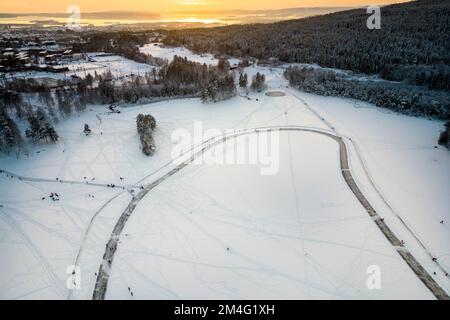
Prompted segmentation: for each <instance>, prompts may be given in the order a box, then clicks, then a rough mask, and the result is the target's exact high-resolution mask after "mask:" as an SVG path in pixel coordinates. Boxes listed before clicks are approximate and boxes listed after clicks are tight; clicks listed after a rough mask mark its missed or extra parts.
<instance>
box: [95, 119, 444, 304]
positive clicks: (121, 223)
mask: <svg viewBox="0 0 450 320" xmlns="http://www.w3.org/2000/svg"><path fill="white" fill-rule="evenodd" d="M270 131H300V132H311V133H316V134H320V135H323V136H326V137H328V138H331V139H333V140H334V141H336V142H337V143H338V144H339V159H340V168H341V173H342V176H343V177H344V179H345V182H346V183H347V185H348V186H349V188H350V190H351V191H352V192H353V194H354V195H355V197H356V198H357V199H358V201H359V202H360V203H361V205H362V206H363V207H364V209H365V210H366V212H367V213H368V214H369V216H370V217H371V218H372V219H373V221H374V222H375V224H376V225H377V227H378V228H379V229H380V231H381V232H382V233H383V234H384V236H385V237H386V239H387V240H388V241H389V243H390V244H391V245H392V246H393V247H394V249H395V250H396V251H397V253H398V254H399V255H400V256H401V257H402V258H403V260H404V261H405V262H406V264H407V265H408V266H409V267H410V268H411V270H412V271H413V272H414V273H415V274H416V276H417V277H418V278H419V279H420V280H421V281H422V282H423V283H424V284H425V286H426V287H427V288H428V289H429V290H430V291H431V293H432V294H433V295H434V296H435V297H436V298H437V299H439V300H449V299H450V298H449V296H448V294H447V293H446V292H445V291H444V290H443V289H442V288H441V287H440V286H439V284H437V283H436V281H435V280H434V279H433V278H432V277H431V276H430V274H429V273H428V272H427V271H426V270H425V269H424V268H423V266H422V265H421V264H420V263H419V262H418V261H417V260H416V259H415V258H414V256H413V255H412V254H411V253H410V252H409V251H408V250H407V249H406V248H405V247H403V245H402V243H401V241H400V240H399V239H398V238H397V236H396V235H395V234H394V233H393V232H392V230H391V229H390V228H389V227H388V226H387V224H386V223H385V222H384V220H383V219H382V218H381V217H380V216H379V215H378V213H377V212H376V211H375V209H374V208H373V207H372V206H371V204H370V203H369V201H368V200H367V198H366V197H365V196H364V194H363V193H362V192H361V190H360V189H359V188H358V186H357V184H356V182H355V180H354V179H353V177H352V174H351V172H350V167H349V163H348V153H347V147H346V145H345V142H344V140H343V139H342V137H341V136H339V135H336V134H334V133H333V132H329V131H326V130H319V129H313V128H306V127H299V126H273V127H259V128H252V129H241V130H236V131H235V132H234V133H232V134H228V135H223V136H219V137H215V138H212V139H209V140H207V141H205V142H204V143H203V144H202V145H201V146H200V147H199V148H200V150H197V151H195V153H194V154H193V155H192V156H191V157H190V158H189V159H187V160H186V161H184V162H182V163H181V164H179V165H177V166H175V167H174V168H173V169H172V170H170V171H169V172H168V173H166V174H164V175H163V176H162V177H160V178H158V179H157V180H155V181H153V182H152V183H150V184H147V185H146V186H145V187H143V189H142V191H141V192H139V193H138V194H137V195H136V196H134V197H133V199H132V201H131V202H130V203H129V205H128V206H127V208H126V209H125V210H124V212H123V213H122V215H121V216H120V218H119V220H118V221H117V223H116V225H115V227H114V230H113V232H112V234H111V237H110V239H109V241H108V243H107V244H106V248H105V253H104V255H103V262H102V264H101V265H100V268H99V272H98V275H97V280H96V283H95V288H94V292H93V295H92V299H93V300H103V299H105V295H106V290H107V288H108V280H109V275H110V270H111V266H112V263H113V259H114V255H115V253H116V250H117V246H118V244H119V239H120V235H121V233H122V231H123V229H124V228H125V224H126V223H127V221H128V219H129V217H130V216H131V214H132V213H133V212H134V210H135V208H136V206H137V204H138V203H139V202H140V201H141V200H142V199H143V198H144V197H145V196H146V195H147V194H148V193H149V192H150V191H151V190H152V189H153V188H155V187H157V186H158V185H159V184H161V183H162V182H163V181H165V180H166V179H168V178H169V177H171V176H173V175H174V174H176V173H177V172H178V171H180V170H181V169H183V168H184V167H186V166H187V165H189V164H190V163H192V162H193V161H194V159H195V158H196V157H198V156H199V155H200V154H202V153H204V152H205V151H207V150H209V149H211V148H212V147H214V146H216V145H218V144H220V143H223V142H225V141H226V140H228V139H230V138H234V137H237V136H242V135H247V134H252V133H258V132H270Z"/></svg>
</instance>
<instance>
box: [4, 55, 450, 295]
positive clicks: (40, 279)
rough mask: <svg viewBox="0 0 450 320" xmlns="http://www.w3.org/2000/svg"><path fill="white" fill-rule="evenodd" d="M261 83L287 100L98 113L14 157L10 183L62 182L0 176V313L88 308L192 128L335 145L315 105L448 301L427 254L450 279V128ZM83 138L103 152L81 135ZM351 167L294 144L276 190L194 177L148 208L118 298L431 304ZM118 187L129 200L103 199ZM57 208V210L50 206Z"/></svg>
mask: <svg viewBox="0 0 450 320" xmlns="http://www.w3.org/2000/svg"><path fill="white" fill-rule="evenodd" d="M153 49H154V48H153ZM167 50H170V49H167ZM180 50H181V49H180ZM151 54H152V55H154V56H157V54H155V52H153V53H151ZM171 54H172V53H167V52H165V53H164V54H161V55H162V57H164V55H171ZM161 55H160V56H161ZM181 55H182V54H181ZM197 58H198V59H200V58H202V59H203V58H205V57H198V56H197ZM257 71H259V72H263V73H264V74H265V75H266V77H267V83H268V86H269V90H282V91H284V92H285V93H286V96H283V97H268V96H266V95H264V93H261V94H251V100H248V99H247V98H245V97H240V96H237V97H235V98H233V99H231V100H228V101H224V102H220V103H217V104H202V103H201V102H200V101H199V100H198V99H184V100H173V101H167V102H159V103H155V104H148V105H141V106H136V107H126V108H122V113H121V114H107V113H106V107H105V106H94V107H92V108H91V109H90V110H89V111H86V112H85V113H83V114H80V116H79V117H73V118H71V119H69V120H67V121H65V122H63V123H59V124H58V125H57V126H56V129H57V131H58V133H59V135H60V137H61V141H60V142H59V143H58V144H56V145H42V146H37V147H35V148H33V149H30V156H29V157H28V158H26V157H21V158H20V159H18V160H16V159H15V157H13V156H9V157H8V156H5V155H3V156H2V157H1V158H0V169H3V170H9V171H11V172H14V173H16V174H19V175H21V176H26V177H35V178H43V179H48V180H51V181H25V180H19V179H18V178H11V177H8V176H7V175H6V174H5V173H2V174H0V205H1V207H0V254H1V255H2V258H1V260H0V298H3V299H5V298H13V299H20V298H24V299H44V298H59V299H66V298H72V299H90V298H91V296H92V291H93V288H94V284H95V278H96V273H97V272H98V268H99V265H100V264H101V260H102V255H103V252H104V249H105V244H106V243H107V242H108V239H109V236H110V234H111V231H112V229H113V228H114V225H115V223H116V221H117V219H118V218H119V216H120V214H121V213H122V211H123V210H124V208H125V207H126V206H127V204H128V203H129V201H130V200H131V193H130V192H129V191H130V190H131V189H132V188H136V187H138V186H140V185H142V184H145V183H150V182H152V181H154V179H156V177H157V176H158V174H154V175H151V174H152V173H154V172H155V171H157V170H158V169H159V168H161V167H163V166H164V165H166V164H167V163H169V162H170V160H171V151H172V149H173V147H174V146H175V144H174V143H173V142H172V141H171V139H170V137H171V134H172V133H173V131H174V130H176V129H179V128H185V129H186V130H188V131H190V132H192V131H193V122H194V121H202V123H203V126H204V128H205V129H208V128H216V129H220V130H224V129H229V128H232V129H233V128H234V129H237V128H252V127H259V126H272V125H299V126H305V127H313V128H319V129H323V130H329V128H328V127H327V126H326V124H325V123H324V122H323V121H321V120H320V118H318V117H317V116H316V115H315V114H314V113H313V112H311V110H310V109H308V107H307V106H305V104H304V102H306V103H307V104H308V105H309V106H310V107H311V108H313V109H314V110H315V111H317V112H319V113H320V115H321V116H322V117H324V118H325V119H326V120H327V121H329V122H330V123H332V124H333V126H335V127H336V130H338V132H339V133H341V134H342V135H344V136H345V137H347V138H346V144H347V146H348V148H349V154H350V166H351V170H352V172H353V174H354V177H355V179H356V182H357V183H358V185H359V186H360V188H361V189H362V191H363V192H364V193H365V194H367V197H368V199H369V201H370V202H371V203H372V204H373V206H374V207H375V208H376V210H377V212H379V214H380V215H382V216H383V217H384V218H385V219H386V223H387V224H388V225H389V227H391V228H392V230H393V231H394V232H395V233H396V235H397V236H398V237H399V238H400V239H403V240H404V241H405V246H406V247H407V248H408V249H409V250H410V251H411V253H412V254H413V255H414V256H415V257H416V258H417V260H418V261H419V262H420V263H421V264H422V265H423V266H424V267H425V268H426V269H427V271H428V272H429V273H430V274H432V276H433V278H434V279H435V280H436V281H437V282H438V283H439V284H440V285H441V286H442V287H443V288H444V290H446V291H447V292H450V279H449V278H446V277H445V276H444V275H443V273H442V271H441V270H439V269H438V268H437V267H436V264H435V263H433V262H432V261H431V258H430V257H429V256H428V255H427V253H426V250H425V249H424V248H423V247H422V246H421V245H420V244H419V243H418V241H417V239H419V240H421V241H422V242H423V243H424V244H425V245H426V249H428V250H430V251H431V252H432V253H433V254H434V255H436V257H437V258H438V259H439V262H440V263H441V264H442V265H443V266H444V267H445V268H446V269H447V270H448V269H449V267H450V261H449V254H450V241H449V240H450V213H449V211H448V207H449V205H450V200H449V197H448V194H450V185H449V184H448V181H450V161H449V160H450V154H449V152H448V150H445V149H443V148H442V147H438V148H434V146H435V144H436V140H437V135H438V133H439V131H440V130H441V128H442V123H441V122H439V121H430V120H426V119H419V118H413V117H407V116H402V115H397V114H393V113H390V112H386V111H383V110H380V109H378V108H375V107H373V106H370V105H367V104H362V103H360V102H355V101H351V100H346V99H340V98H332V97H319V96H315V95H311V94H305V93H301V92H298V91H295V90H293V89H288V88H286V86H287V83H286V81H285V80H284V79H283V78H282V70H280V69H268V68H253V67H251V68H247V69H246V72H247V73H249V76H251V75H253V74H255V73H256V72H257ZM299 98H300V99H299ZM256 99H258V101H257V100H256ZM139 113H149V114H152V115H153V116H154V117H155V118H156V120H157V123H158V127H157V129H156V131H155V136H154V137H155V141H156V144H157V152H156V154H155V155H154V156H153V157H151V158H148V157H145V156H144V155H142V153H141V152H140V150H139V141H138V137H137V132H136V124H135V120H136V116H137V115H138V114H139ZM97 116H98V117H97ZM100 119H101V120H100ZM84 123H88V124H89V125H90V127H91V129H92V131H93V134H92V136H90V137H86V136H84V135H83V134H82V129H83V125H84ZM348 138H351V140H350V139H348ZM353 143H354V144H353ZM358 150H359V151H360V152H361V155H362V159H363V161H364V162H361V160H360V158H359V157H358V155H357V151H358ZM338 160H339V157H338V148H337V144H336V143H335V142H334V141H332V140H329V139H326V138H324V137H321V136H317V135H314V134H312V133H293V132H291V133H282V134H281V135H280V171H279V173H278V174H276V175H273V176H261V175H260V171H259V169H260V168H259V167H258V166H252V165H190V166H188V167H186V168H185V169H184V170H182V171H180V172H179V173H178V174H176V175H174V176H173V177H171V178H170V179H168V180H167V181H165V182H163V183H162V184H161V185H159V186H158V187H156V188H155V189H154V190H152V191H151V192H150V193H149V194H148V195H147V196H146V197H145V198H144V199H143V200H142V201H141V202H140V203H139V204H138V207H137V208H136V211H135V212H134V213H133V215H132V216H131V218H130V220H129V221H128V224H127V225H126V227H125V230H124V232H123V234H122V237H121V239H120V244H119V247H118V251H117V252H116V256H115V260H114V263H113V265H112V270H111V278H110V282H109V286H108V291H107V296H106V297H107V298H110V299H113V298H118V299H130V298H132V297H131V296H130V294H129V291H128V290H127V288H128V287H130V288H132V290H133V292H134V298H137V299H139V298H159V299H167V298H184V299H196V298H205V299H206V298H213V299H215V298H230V299H258V298H274V299H283V298H286V299H314V298H332V299H345V298H367V299H376V298H386V299H392V298H400V299H413V298H424V299H432V298H433V296H432V295H431V293H430V291H429V290H428V289H427V288H426V287H425V286H424V285H423V284H422V282H420V280H419V279H418V278H417V277H416V276H415V274H414V273H413V272H412V271H411V269H410V268H409V267H408V266H407V265H406V264H405V263H404V261H403V260H402V259H401V258H400V256H399V255H398V253H397V252H396V251H395V249H394V248H393V247H392V246H391V245H390V244H389V243H388V242H387V240H386V239H385V238H384V236H383V235H382V233H381V232H380V231H379V230H378V228H377V227H376V225H375V224H374V222H373V221H372V220H371V218H370V217H369V216H368V215H367V213H366V212H365V211H364V209H363V208H362V207H361V205H360V204H359V203H358V202H357V200H356V198H355V197H354V195H353V194H352V193H351V192H350V190H349V188H348V186H347V185H346V184H345V182H344V180H343V178H342V175H341V173H340V170H339V162H338ZM362 163H363V164H365V166H366V170H368V172H369V174H370V177H371V178H372V182H373V183H374V184H375V186H376V187H378V189H379V190H381V193H382V196H384V197H385V198H386V199H387V201H388V203H389V204H390V205H391V207H392V208H393V210H391V209H389V208H388V207H387V206H386V203H385V202H383V201H382V199H381V196H380V194H378V193H377V192H376V190H375V189H374V187H373V186H372V184H371V181H370V180H369V178H368V177H367V174H366V173H365V171H364V166H363V165H362ZM56 178H58V179H59V180H61V179H63V180H64V181H65V182H64V183H61V182H58V181H56ZM68 181H72V182H79V183H78V184H75V183H66V182H68ZM93 183H97V184H100V185H99V186H94V185H92V184H93ZM111 183H113V184H115V185H116V188H109V187H107V186H101V184H104V185H106V184H111ZM122 186H123V187H125V189H122V188H121V187H122ZM52 192H56V193H58V195H59V199H60V200H59V201H53V200H51V199H50V198H49V195H50V193H52ZM43 197H45V199H42V198H43ZM114 197H115V198H114ZM396 214H398V215H399V216H400V217H401V218H402V219H403V220H404V221H405V222H406V224H407V225H408V226H409V227H410V230H408V229H407V228H405V226H404V225H403V224H402V223H401V222H400V221H399V219H398V216H396ZM441 220H444V221H445V223H444V224H440V223H439V221H441ZM411 231H412V233H411ZM412 234H414V235H415V236H414V235H412ZM227 248H228V250H227ZM70 265H78V266H80V268H81V284H82V285H81V289H80V290H75V291H73V292H72V293H70V291H69V290H68V289H67V288H66V281H67V279H68V277H69V274H67V273H66V271H67V267H68V266H70ZM371 265H377V266H379V267H380V270H381V290H369V289H368V288H367V286H366V281H367V278H368V277H369V274H367V268H368V267H369V266H371ZM433 272H436V275H433Z"/></svg>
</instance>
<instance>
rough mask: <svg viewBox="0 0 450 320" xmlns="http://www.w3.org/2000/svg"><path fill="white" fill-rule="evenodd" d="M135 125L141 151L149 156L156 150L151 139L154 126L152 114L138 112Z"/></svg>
mask: <svg viewBox="0 0 450 320" xmlns="http://www.w3.org/2000/svg"><path fill="white" fill-rule="evenodd" d="M136 126H137V131H138V134H139V140H140V141H141V146H142V152H143V153H144V154H145V155H146V156H151V155H153V154H154V152H155V150H156V146H155V141H154V140H153V130H154V129H155V128H156V120H155V118H154V117H153V116H151V115H149V114H147V115H143V114H139V115H138V116H137V118H136Z"/></svg>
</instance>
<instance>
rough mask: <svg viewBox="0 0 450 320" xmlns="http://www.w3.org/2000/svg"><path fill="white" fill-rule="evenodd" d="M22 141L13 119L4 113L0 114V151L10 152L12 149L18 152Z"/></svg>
mask: <svg viewBox="0 0 450 320" xmlns="http://www.w3.org/2000/svg"><path fill="white" fill-rule="evenodd" d="M22 142H23V139H22V135H21V134H20V130H19V128H18V127H17V125H16V123H15V122H14V120H13V119H11V118H10V117H9V116H8V115H7V114H6V113H5V112H2V113H0V151H4V152H8V153H9V152H10V151H11V150H12V149H13V148H14V147H17V150H18V151H19V150H20V146H21V145H22Z"/></svg>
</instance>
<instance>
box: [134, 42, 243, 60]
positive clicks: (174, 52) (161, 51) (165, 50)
mask: <svg viewBox="0 0 450 320" xmlns="http://www.w3.org/2000/svg"><path fill="white" fill-rule="evenodd" d="M139 50H140V51H141V52H142V53H145V54H149V55H152V56H154V57H159V58H162V59H166V60H168V61H169V62H170V61H172V60H173V57H175V56H179V57H183V58H184V57H186V58H188V60H190V61H195V62H198V63H201V64H205V63H206V64H208V65H210V64H211V65H216V64H217V63H218V62H219V59H217V58H215V57H214V56H213V55H212V54H208V53H205V54H196V53H193V52H192V51H190V50H189V49H187V48H185V47H169V46H165V45H163V44H162V43H159V42H153V43H149V44H146V45H144V46H142V47H140V48H139ZM239 61H240V60H239V59H236V58H231V59H229V62H230V65H237V64H238V63H239Z"/></svg>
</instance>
